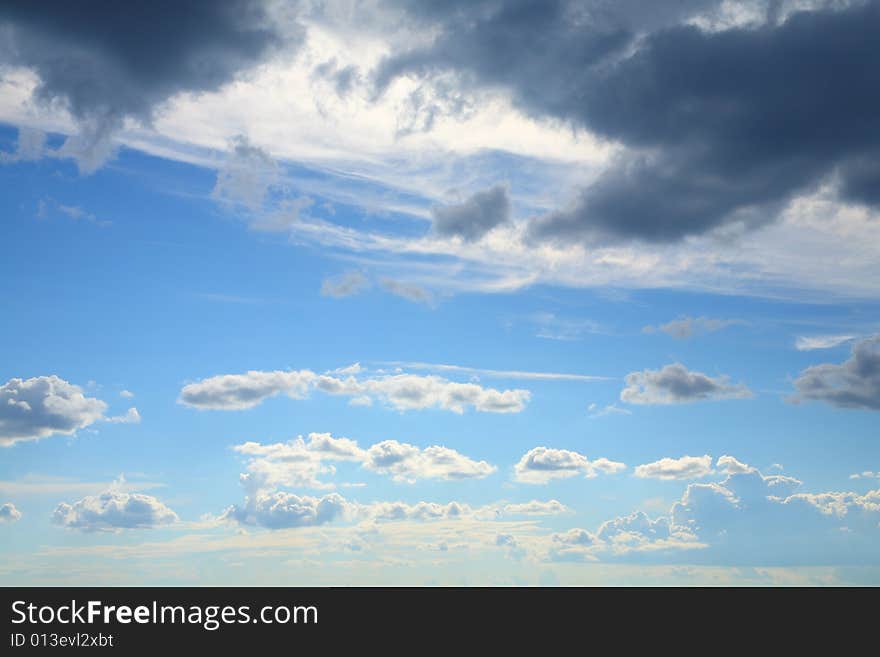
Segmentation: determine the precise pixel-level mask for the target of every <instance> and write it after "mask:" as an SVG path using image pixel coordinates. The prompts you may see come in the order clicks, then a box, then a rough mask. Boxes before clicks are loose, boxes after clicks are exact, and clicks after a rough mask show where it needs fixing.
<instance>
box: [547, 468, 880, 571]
mask: <svg viewBox="0 0 880 657" xmlns="http://www.w3.org/2000/svg"><path fill="white" fill-rule="evenodd" d="M718 465H719V467H720V466H724V467H726V468H727V472H728V474H727V476H726V478H725V479H724V480H722V481H720V482H716V483H691V484H689V485H688V486H687V488H686V489H685V491H684V494H683V495H682V496H681V499H680V500H679V501H677V502H675V503H674V504H673V505H672V507H671V509H670V511H669V513H668V514H667V515H662V516H659V517H656V518H651V517H649V516H648V515H647V514H645V513H643V512H641V511H637V512H635V513H633V514H631V515H629V516H621V517H618V518H614V519H612V520H609V521H606V522H604V523H602V525H600V527H599V528H598V529H597V530H596V531H592V532H591V531H589V530H585V529H579V528H575V529H571V530H569V531H567V532H562V533H558V534H554V535H553V536H552V537H551V545H550V547H549V549H548V551H547V556H548V557H549V558H550V559H551V560H559V561H584V560H596V559H615V560H619V559H625V560H629V561H632V560H635V559H639V560H641V561H644V560H645V559H650V560H651V561H652V562H673V563H676V562H686V563H690V564H694V563H702V564H718V565H740V566H742V565H762V566H768V565H780V566H793V565H809V566H815V565H821V564H836V565H843V564H848V563H858V564H865V563H877V552H876V541H877V539H878V538H880V490H873V491H868V492H867V493H865V494H864V495H859V494H857V493H851V492H822V493H807V492H800V490H799V489H800V488H801V487H802V485H803V484H802V482H800V481H799V480H797V479H794V478H793V477H786V476H783V475H763V474H762V473H761V472H759V471H758V470H757V469H756V468H753V467H751V466H748V465H746V464H745V463H742V462H741V461H739V460H737V459H735V458H733V457H731V456H724V457H721V458H720V459H719V463H718ZM649 553H653V556H650V557H649V556H647V555H648V554H649Z"/></svg>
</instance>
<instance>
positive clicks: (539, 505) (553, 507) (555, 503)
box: [501, 500, 571, 516]
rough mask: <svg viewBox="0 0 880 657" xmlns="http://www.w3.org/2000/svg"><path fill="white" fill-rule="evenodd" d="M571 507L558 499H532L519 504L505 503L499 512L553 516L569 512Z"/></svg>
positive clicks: (514, 514) (513, 514)
mask: <svg viewBox="0 0 880 657" xmlns="http://www.w3.org/2000/svg"><path fill="white" fill-rule="evenodd" d="M570 512H571V509H569V508H568V507H567V506H565V505H564V504H563V503H562V502H560V501H559V500H547V501H546V502H543V501H541V500H532V501H531V502H523V503H519V504H505V505H504V506H503V507H501V513H502V514H503V515H506V516H555V515H560V514H563V513H570Z"/></svg>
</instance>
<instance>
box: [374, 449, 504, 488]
mask: <svg viewBox="0 0 880 657" xmlns="http://www.w3.org/2000/svg"><path fill="white" fill-rule="evenodd" d="M364 467H365V468H367V469H368V470H373V471H374V472H378V473H381V474H388V475H390V476H391V477H392V478H393V479H394V480H395V481H405V482H408V483H415V482H416V481H417V480H419V479H451V480H456V479H483V478H484V477H488V476H489V475H490V474H492V473H493V472H495V470H496V469H497V468H496V467H495V466H494V465H491V464H489V463H487V462H486V461H474V460H472V459H470V458H468V457H466V456H464V455H463V454H460V453H459V452H456V451H455V450H454V449H450V448H448V447H440V446H439V445H433V446H431V447H426V448H425V449H419V448H418V447H416V446H415V445H408V444H407V443H400V442H397V441H396V440H383V441H382V442H380V443H376V444H375V445H372V446H371V447H370V448H369V449H368V450H367V456H366V459H365V461H364Z"/></svg>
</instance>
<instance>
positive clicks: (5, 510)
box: [0, 502, 21, 524]
mask: <svg viewBox="0 0 880 657" xmlns="http://www.w3.org/2000/svg"><path fill="white" fill-rule="evenodd" d="M19 520H21V511H19V510H18V509H16V508H15V505H14V504H13V503H12V502H7V503H6V504H3V505H2V506H0V524H2V523H4V522H8V523H13V522H18V521H19Z"/></svg>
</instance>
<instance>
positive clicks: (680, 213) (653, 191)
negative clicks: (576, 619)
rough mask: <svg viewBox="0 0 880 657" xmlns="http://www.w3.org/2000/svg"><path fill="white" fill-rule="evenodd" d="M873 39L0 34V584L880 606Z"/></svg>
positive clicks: (708, 21) (537, 23)
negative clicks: (630, 596) (386, 589)
mask: <svg viewBox="0 0 880 657" xmlns="http://www.w3.org/2000/svg"><path fill="white" fill-rule="evenodd" d="M878 29H880V2H875V1H846V0H833V1H832V0H827V1H825V0H803V1H801V0H796V1H791V0H782V1H778V0H774V1H769V2H766V1H757V0H756V1H747V2H717V1H712V0H686V1H675V2H671V1H670V2H654V3H650V4H646V3H639V2H629V1H624V2H613V3H612V2H606V1H604V0H582V1H580V2H571V1H567V0H549V1H546V0H545V1H541V2H536V1H529V0H505V1H502V0H486V1H484V0H477V1H475V2H457V1H454V2H447V3H430V2H416V1H408V0H386V1H378V0H346V1H343V0H331V1H329V2H317V1H315V2H309V1H302V2H297V1H294V0H235V1H233V2H229V3H223V4H218V3H213V2H207V1H206V2H192V3H186V4H185V5H180V4H179V3H171V2H153V3H150V4H149V6H143V7H140V8H139V9H138V10H137V11H133V10H132V8H131V7H127V6H126V7H122V6H120V5H119V3H112V2H102V1H97V0H95V1H87V2H80V3H74V4H71V3H66V2H61V1H60V0H59V1H58V2H52V1H49V2H44V3H41V4H40V6H39V7H37V6H36V5H35V4H34V3H29V2H16V1H9V2H4V3H3V4H2V7H0V189H2V194H0V217H2V225H3V237H2V239H0V275H2V277H3V280H4V282H5V286H4V289H5V292H4V294H3V302H2V305H0V317H2V321H0V554H2V559H0V583H2V584H4V585H75V584H84V585H89V584H91V585H102V584H110V585H246V584H250V585H264V584H265V585H336V586H347V585H742V584H746V585H827V584H838V585H839V584H843V585H878V584H880V549H878V545H880V436H878V428H877V427H878V415H877V414H878V411H880V120H878V118H877V117H880V69H878V68H877V67H876V66H874V65H873V62H875V61H876V60H877V58H878V57H880V41H878V40H877V39H876V34H877V31H878Z"/></svg>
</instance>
